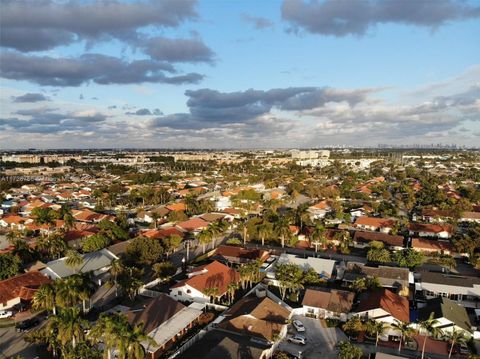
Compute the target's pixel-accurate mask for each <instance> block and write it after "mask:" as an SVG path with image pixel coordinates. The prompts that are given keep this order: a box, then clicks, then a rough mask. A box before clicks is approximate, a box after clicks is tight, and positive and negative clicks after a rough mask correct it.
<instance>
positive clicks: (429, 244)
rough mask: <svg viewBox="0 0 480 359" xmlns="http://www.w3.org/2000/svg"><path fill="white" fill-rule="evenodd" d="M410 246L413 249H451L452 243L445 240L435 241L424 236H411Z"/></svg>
mask: <svg viewBox="0 0 480 359" xmlns="http://www.w3.org/2000/svg"><path fill="white" fill-rule="evenodd" d="M412 248H413V249H420V250H421V249H425V250H435V251H450V252H451V251H453V245H452V244H451V243H450V242H446V241H436V240H432V239H425V238H413V239H412Z"/></svg>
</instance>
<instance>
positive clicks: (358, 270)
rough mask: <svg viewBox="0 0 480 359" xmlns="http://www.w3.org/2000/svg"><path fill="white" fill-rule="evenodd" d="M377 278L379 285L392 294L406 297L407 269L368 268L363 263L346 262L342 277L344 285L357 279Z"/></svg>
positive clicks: (408, 280)
mask: <svg viewBox="0 0 480 359" xmlns="http://www.w3.org/2000/svg"><path fill="white" fill-rule="evenodd" d="M365 277H370V278H377V279H378V281H379V282H380V285H381V286H382V287H384V288H388V289H390V290H391V291H393V292H394V293H398V294H399V295H401V296H404V297H408V294H409V289H408V288H409V282H410V271H409V270H408V268H399V267H389V266H378V267H370V266H367V265H365V264H363V263H358V262H348V265H347V269H346V271H345V273H344V275H343V281H344V283H352V282H353V281H354V280H355V279H357V278H365Z"/></svg>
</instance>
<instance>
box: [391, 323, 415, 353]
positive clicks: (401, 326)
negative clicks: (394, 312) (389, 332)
mask: <svg viewBox="0 0 480 359" xmlns="http://www.w3.org/2000/svg"><path fill="white" fill-rule="evenodd" d="M391 326H392V328H394V329H396V330H397V331H399V332H400V342H399V344H398V351H401V350H402V341H404V342H407V339H408V338H411V337H412V336H413V334H415V329H413V328H412V327H411V326H410V324H409V323H407V322H403V321H401V320H395V322H394V323H393V324H392V325H391Z"/></svg>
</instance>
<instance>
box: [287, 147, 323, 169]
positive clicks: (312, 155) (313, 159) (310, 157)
mask: <svg viewBox="0 0 480 359" xmlns="http://www.w3.org/2000/svg"><path fill="white" fill-rule="evenodd" d="M291 155H292V159H293V160H295V162H296V163H297V164H298V165H300V166H325V165H327V164H328V163H329V160H328V159H329V158H330V151H328V150H322V151H313V150H308V151H301V150H292V151H291Z"/></svg>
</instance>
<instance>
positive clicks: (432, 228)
mask: <svg viewBox="0 0 480 359" xmlns="http://www.w3.org/2000/svg"><path fill="white" fill-rule="evenodd" d="M408 229H409V230H410V231H412V232H427V233H440V232H444V231H445V232H447V233H452V232H453V227H452V226H451V225H450V224H437V223H410V225H409V226H408Z"/></svg>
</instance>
